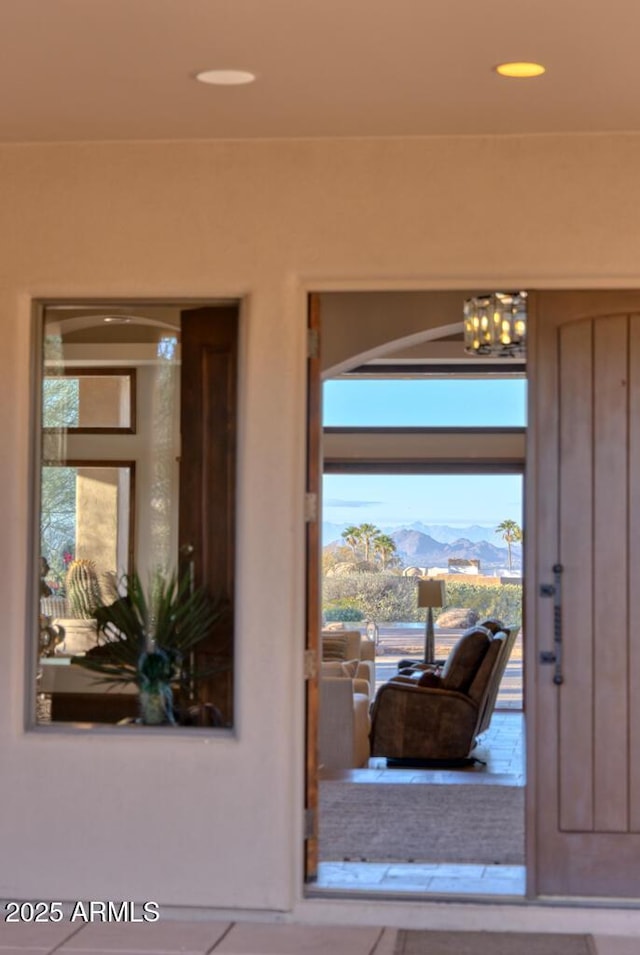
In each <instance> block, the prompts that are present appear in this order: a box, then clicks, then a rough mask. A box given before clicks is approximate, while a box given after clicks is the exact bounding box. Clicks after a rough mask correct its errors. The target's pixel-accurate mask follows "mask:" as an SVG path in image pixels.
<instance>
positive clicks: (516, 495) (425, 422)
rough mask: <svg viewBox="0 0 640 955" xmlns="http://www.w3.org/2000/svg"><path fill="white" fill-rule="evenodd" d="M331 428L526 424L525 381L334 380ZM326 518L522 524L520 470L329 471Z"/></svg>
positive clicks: (327, 405)
mask: <svg viewBox="0 0 640 955" xmlns="http://www.w3.org/2000/svg"><path fill="white" fill-rule="evenodd" d="M324 422H325V425H327V426H340V425H342V426H349V425H350V426H358V425H361V426H370V427H372V426H374V425H378V426H392V425H398V426H402V425H404V426H407V427H409V426H425V427H426V426H441V427H446V426H450V427H455V426H459V427H460V426H474V425H476V426H484V427H489V426H493V427H498V426H503V427H505V426H523V425H525V424H526V382H525V381H524V380H523V379H488V380H487V379H482V380H481V379H473V380H467V379H464V380H457V381H452V380H451V379H400V380H390V379H387V380H384V381H375V380H361V381H357V380H337V381H330V382H327V383H326V385H325V388H324ZM323 498H324V501H323V520H324V521H328V522H331V523H335V524H343V523H354V524H361V523H363V522H369V523H372V524H376V525H378V526H380V525H387V526H390V525H393V526H395V525H403V524H411V523H413V522H414V521H422V522H423V523H424V524H449V525H451V526H454V527H455V526H464V525H468V524H483V525H487V526H491V527H495V526H496V525H497V524H499V523H500V522H501V521H503V520H504V519H505V518H510V519H512V520H515V521H517V522H518V523H519V524H522V478H521V476H519V475H513V474H505V475H495V474H493V475H487V474H484V475H384V474H362V475H354V474H331V475H325V478H324V483H323Z"/></svg>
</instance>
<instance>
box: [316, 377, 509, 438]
mask: <svg viewBox="0 0 640 955" xmlns="http://www.w3.org/2000/svg"><path fill="white" fill-rule="evenodd" d="M526 396H527V382H526V379H525V378H524V377H523V378H489V377H478V378H423V379H390V378H385V379H382V380H372V379H360V380H351V379H349V380H347V379H336V380H333V381H328V382H326V383H325V385H324V424H325V426H326V427H341V426H342V427H359V426H361V427H434V428H454V427H478V428H490V427H524V426H525V425H526V423H527V417H526V414H527V408H526V401H527V397H526Z"/></svg>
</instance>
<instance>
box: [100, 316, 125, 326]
mask: <svg viewBox="0 0 640 955" xmlns="http://www.w3.org/2000/svg"><path fill="white" fill-rule="evenodd" d="M102 321H103V322H105V323H106V324H107V325H129V324H130V322H131V319H130V318H129V316H128V315H105V316H104V318H103V319H102Z"/></svg>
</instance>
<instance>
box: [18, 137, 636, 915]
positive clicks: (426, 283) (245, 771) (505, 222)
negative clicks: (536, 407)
mask: <svg viewBox="0 0 640 955" xmlns="http://www.w3.org/2000/svg"><path fill="white" fill-rule="evenodd" d="M638 169H640V136H632V135H629V136H627V135H620V136H594V137H582V136H570V137H554V136H540V137H505V138H502V139H497V138H461V139H457V140H454V139H447V138H435V139H424V140H420V139H412V140H395V141H394V140H354V141H340V142H339V141H300V142H276V141H273V142H269V141H264V142H256V143H240V142H235V143H221V144H214V143H191V144H172V143H157V144H94V145H74V144H71V145H61V146H39V145H31V146H7V147H1V148H0V210H1V211H0V217H1V218H0V328H1V334H2V338H1V341H2V349H1V350H0V370H1V374H0V406H1V407H2V408H3V409H4V413H3V414H2V416H0V438H1V442H2V450H3V453H2V463H1V465H0V491H1V493H0V527H2V529H3V535H2V540H3V551H4V561H3V573H2V575H0V606H2V608H3V613H2V621H3V627H2V639H1V640H0V765H1V766H2V786H1V788H0V800H1V802H0V810H1V811H0V846H2V856H3V860H9V864H3V866H2V867H0V897H2V896H3V897H11V896H13V897H24V898H26V897H31V898H35V897H43V898H47V897H48V898H63V899H64V898H67V899H69V898H71V899H73V898H76V897H84V898H87V897H90V898H108V897H112V898H139V897H140V887H141V886H144V892H145V896H146V897H147V898H150V899H155V900H157V901H159V902H161V903H167V904H168V903H173V904H179V905H189V904H191V905H193V904H197V905H211V906H217V907H222V908H232V907H236V906H237V907H241V908H255V909H283V910H286V909H290V908H291V907H292V905H293V902H294V899H295V897H296V894H297V893H298V891H299V883H300V878H301V842H300V837H301V831H302V810H301V806H302V797H301V792H302V773H303V683H302V676H301V674H302V665H301V664H302V653H301V651H302V632H303V573H304V570H303V563H304V562H303V507H302V503H303V490H304V483H303V475H304V465H303V461H304V453H303V452H304V427H305V425H304V375H305V360H304V321H305V316H304V290H305V288H307V287H308V288H319V289H327V290H328V289H336V290H348V289H358V288H361V289H376V288H379V289H383V288H392V289H393V288H395V289H401V288H412V289H419V288H421V287H424V288H429V287H432V288H445V289H446V288H456V287H461V288H473V287H474V286H476V285H477V286H480V287H483V288H486V287H491V286H492V285H494V284H497V283H500V284H501V285H505V284H509V285H510V286H511V285H513V286H523V287H535V286H546V287H551V286H553V285H558V286H578V287H580V286H583V287H588V286H595V285H603V286H607V285H610V286H622V285H634V286H637V285H638V284H640V266H639V264H638V262H639V261H640V216H639V215H638V210H639V207H640V176H638ZM47 296H50V297H56V298H64V299H69V300H73V299H74V298H80V297H86V298H95V297H100V298H112V299H118V298H127V299H129V298H149V297H151V298H178V299H180V300H184V299H188V298H191V297H193V298H205V299H207V298H218V297H221V296H232V297H234V296H242V297H245V306H244V310H243V343H242V355H241V414H242V432H241V436H240V444H239V494H238V507H239V524H238V535H239V536H238V579H239V586H238V602H239V605H238V615H237V642H238V657H237V659H238V666H237V704H238V705H237V713H238V721H237V732H236V735H235V737H234V738H225V737H218V738H213V739H206V740H205V739H203V738H202V737H195V738H193V737H186V738H181V737H180V736H179V735H178V736H171V735H168V736H165V735H164V734H163V733H161V732H158V733H150V734H148V735H147V734H144V737H143V738H141V737H140V735H139V734H132V735H133V737H134V738H130V737H129V736H127V735H126V733H124V734H122V733H120V734H119V735H117V736H114V735H109V734H104V733H103V734H99V735H93V734H91V733H87V732H82V731H76V732H73V731H69V730H66V731H60V732H54V733H53V734H46V733H45V734H41V733H38V734H35V733H25V732H24V731H23V728H22V727H23V710H24V706H23V697H24V693H23V689H24V684H25V651H24V647H25V642H26V640H25V606H26V601H27V596H26V584H25V581H26V567H27V555H28V528H29V480H28V468H29V440H30V435H29V427H30V401H31V397H32V396H31V381H30V371H29V370H30V358H31V351H32V347H33V342H32V340H31V319H30V304H31V299H32V298H33V297H47ZM274 554H275V555H276V557H277V559H273V557H274Z"/></svg>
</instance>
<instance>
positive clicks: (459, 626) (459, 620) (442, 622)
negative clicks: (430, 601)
mask: <svg viewBox="0 0 640 955" xmlns="http://www.w3.org/2000/svg"><path fill="white" fill-rule="evenodd" d="M477 622H478V614H477V613H476V611H475V610H470V609H469V608H468V607H449V608H448V609H447V610H443V611H442V613H441V614H440V616H439V617H438V618H437V620H436V624H437V626H438V627H441V628H444V629H451V630H466V629H467V627H472V626H473V625H474V623H477Z"/></svg>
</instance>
